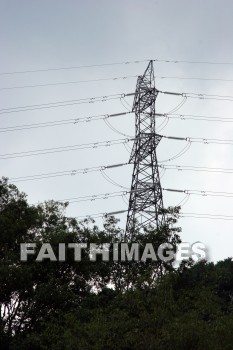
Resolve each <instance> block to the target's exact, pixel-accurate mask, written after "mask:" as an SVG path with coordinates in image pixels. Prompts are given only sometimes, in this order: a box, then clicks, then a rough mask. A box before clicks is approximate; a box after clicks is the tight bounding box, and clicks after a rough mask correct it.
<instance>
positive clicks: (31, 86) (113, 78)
mask: <svg viewBox="0 0 233 350" xmlns="http://www.w3.org/2000/svg"><path fill="white" fill-rule="evenodd" d="M137 77H138V76H137V75H126V76H123V77H111V78H99V79H90V80H78V81H66V82H57V83H45V84H34V85H21V86H9V87H0V90H15V89H27V88H38V87H47V86H58V85H71V84H82V83H92V82H99V81H109V80H113V81H116V80H126V79H130V78H137Z"/></svg>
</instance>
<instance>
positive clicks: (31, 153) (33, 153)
mask: <svg viewBox="0 0 233 350" xmlns="http://www.w3.org/2000/svg"><path fill="white" fill-rule="evenodd" d="M159 136H160V135H159ZM160 137H164V138H167V139H173V140H178V141H187V142H188V145H190V144H191V143H192V142H199V143H204V144H209V143H214V144H218V145H220V144H229V145H233V140H220V139H203V138H192V137H186V138H183V137H174V136H160ZM142 138H143V137H142ZM137 139H138V138H137ZM134 140H135V138H131V139H118V140H109V141H101V142H92V143H86V144H79V145H69V146H61V147H52V148H43V149H38V150H31V151H24V152H14V153H5V154H0V159H10V158H21V157H28V156H37V155H41V154H49V153H58V152H67V151H74V150H78V149H88V148H98V147H105V146H106V147H107V146H112V145H118V144H124V143H128V142H130V141H134ZM185 151H186V150H185ZM179 153H180V152H179ZM183 153H184V150H182V154H183ZM179 155H180V154H179ZM175 158H177V156H175ZM175 158H174V157H173V158H171V159H168V160H172V159H175ZM168 160H166V161H168ZM163 162H165V160H164V161H163ZM160 163H161V162H160Z"/></svg>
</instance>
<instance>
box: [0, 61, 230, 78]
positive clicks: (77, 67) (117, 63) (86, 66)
mask: <svg viewBox="0 0 233 350" xmlns="http://www.w3.org/2000/svg"><path fill="white" fill-rule="evenodd" d="M149 61H150V59H146V60H136V61H123V62H112V63H100V64H92V65H80V66H68V67H57V68H44V69H32V70H22V71H11V72H0V75H13V74H25V73H39V72H49V71H59V70H72V69H82V68H95V67H105V66H114V65H128V64H138V63H143V62H149ZM152 61H153V62H161V63H175V64H177V63H186V64H207V65H233V62H211V61H186V60H165V59H158V58H156V59H152Z"/></svg>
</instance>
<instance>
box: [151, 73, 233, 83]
mask: <svg viewBox="0 0 233 350" xmlns="http://www.w3.org/2000/svg"><path fill="white" fill-rule="evenodd" d="M155 79H175V80H204V81H224V82H233V79H224V78H204V77H176V76H158V75H157V76H155Z"/></svg>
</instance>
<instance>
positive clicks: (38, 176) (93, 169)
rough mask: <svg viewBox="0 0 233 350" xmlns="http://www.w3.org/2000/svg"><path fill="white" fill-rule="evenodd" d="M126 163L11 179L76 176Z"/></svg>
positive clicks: (28, 179) (16, 180) (15, 180)
mask: <svg viewBox="0 0 233 350" xmlns="http://www.w3.org/2000/svg"><path fill="white" fill-rule="evenodd" d="M125 165H128V163H121V164H112V165H100V166H97V167H90V168H83V169H71V170H63V171H57V172H50V173H42V174H35V175H26V176H20V177H12V178H10V179H9V180H10V181H13V182H20V181H30V180H39V179H46V178H50V177H57V176H75V175H77V174H86V173H89V172H95V171H101V170H107V169H113V168H117V167H121V166H125Z"/></svg>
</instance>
